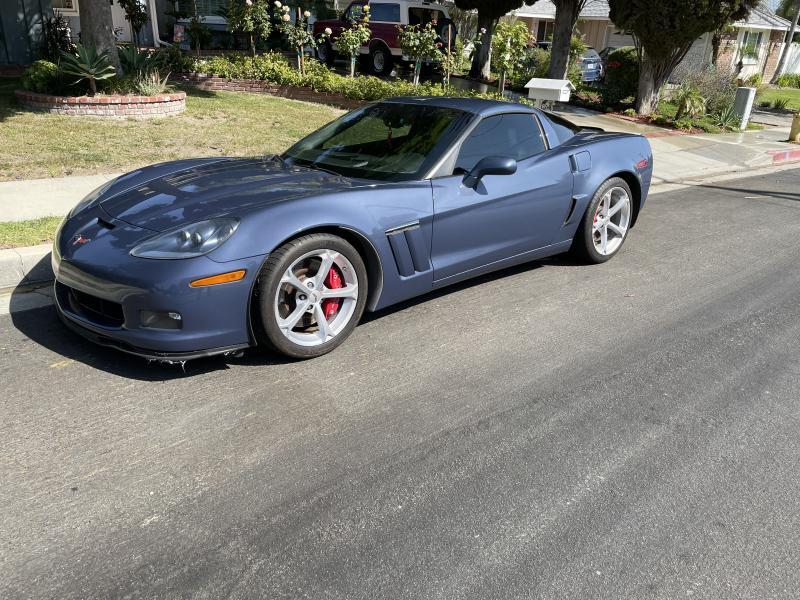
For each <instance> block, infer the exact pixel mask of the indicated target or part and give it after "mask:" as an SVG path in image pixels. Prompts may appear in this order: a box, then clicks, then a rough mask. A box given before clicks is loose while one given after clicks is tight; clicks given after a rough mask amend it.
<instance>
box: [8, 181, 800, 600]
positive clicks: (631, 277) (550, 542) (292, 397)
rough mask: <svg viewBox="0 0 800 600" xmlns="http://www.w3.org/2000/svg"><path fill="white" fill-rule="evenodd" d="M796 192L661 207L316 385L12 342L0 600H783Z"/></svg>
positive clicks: (793, 435) (446, 302)
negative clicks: (597, 262)
mask: <svg viewBox="0 0 800 600" xmlns="http://www.w3.org/2000/svg"><path fill="white" fill-rule="evenodd" d="M799 177H800V169H798V170H791V171H783V172H779V173H774V174H771V175H769V176H763V177H759V178H755V179H749V180H739V181H736V182H729V183H722V184H716V185H709V186H707V187H700V188H698V187H693V188H687V189H684V190H682V191H678V192H669V193H662V194H659V195H655V196H653V197H651V199H650V200H649V206H648V207H647V210H646V211H645V212H643V213H642V216H641V219H640V220H639V223H638V224H637V226H636V227H635V228H634V229H633V230H632V233H631V236H630V239H629V240H628V241H627V243H626V247H625V248H624V250H623V251H622V253H621V254H620V255H619V256H618V257H616V258H615V259H614V260H613V261H611V262H610V263H608V264H605V265H601V266H593V267H589V266H581V265H577V264H574V263H572V262H570V261H569V260H568V259H565V258H559V259H553V260H548V261H542V262H538V263H534V264H531V265H527V266H523V267H518V268H514V269H511V270H506V271H503V272H501V273H497V274H495V275H492V276H490V277H483V278H481V279H480V280H477V281H473V282H470V283H467V284H463V285H459V286H456V287H454V288H451V289H448V290H445V291H442V292H439V293H436V294H432V295H430V296H428V297H426V298H424V299H422V300H419V301H416V302H411V303H408V304H405V305H403V306H401V307H399V308H396V309H394V310H390V311H386V312H383V313H382V314H379V315H375V316H373V317H372V318H370V319H368V320H367V321H366V322H365V323H364V324H362V325H361V326H360V327H358V328H357V329H356V331H355V333H354V335H353V336H352V338H351V339H350V340H349V341H348V342H347V343H346V344H345V345H344V346H342V347H341V348H339V349H338V350H336V351H335V352H334V353H332V354H330V355H327V356H325V357H323V358H320V359H316V360H313V361H308V362H296V363H283V362H280V361H274V360H273V359H271V358H270V357H269V356H267V355H264V354H261V353H259V352H248V353H247V354H245V356H244V357H242V358H240V359H231V360H227V361H226V360H220V359H214V360H205V361H198V362H196V363H190V364H188V365H187V366H186V369H185V371H183V370H182V369H181V367H180V366H173V367H169V366H159V365H155V364H147V363H146V362H144V361H142V360H139V359H134V358H130V357H127V356H124V355H122V354H118V353H115V352H113V351H110V350H103V349H100V348H96V347H94V346H92V345H90V344H88V343H85V342H84V341H82V340H81V339H79V338H77V337H75V336H74V335H72V334H70V333H68V332H66V331H65V330H64V329H63V327H62V326H61V325H60V324H59V322H58V321H57V319H56V317H55V315H54V314H53V311H52V308H50V307H46V308H40V309H36V310H28V311H24V312H16V313H13V314H11V315H6V316H0V374H1V375H2V381H3V384H4V385H5V389H4V391H3V393H2V394H0V415H2V419H0V482H1V483H2V485H0V506H2V512H0V597H2V598H59V599H65V598H82V599H83V598H117V597H127V598H146V597H147V598H178V597H180V598H189V597H194V598H218V597H229V598H342V599H344V598H347V599H354V598H364V599H370V600H374V599H377V598H403V599H408V598H420V599H433V598H447V599H456V598H465V599H466V598H470V599H475V598H482V599H486V598H498V599H501V598H502V599H506V598H637V599H641V598H659V599H660V598H663V599H667V598H669V599H674V598H678V597H688V596H691V597H694V598H710V599H719V598H785V597H790V596H792V595H794V594H795V593H796V590H797V588H798V584H800V576H798V572H799V571H800V569H799V567H800V558H798V557H800V537H799V536H798V535H797V531H798V527H800V510H799V509H798V498H800V470H798V462H797V457H798V456H800V437H798V433H797V432H798V427H799V426H800V395H799V394H798V389H799V386H800V358H798V353H797V348H798V343H800V302H798V296H799V295H800V269H798V268H797V265H798V264H799V263H800V244H799V243H798V239H800V218H799V217H800V192H798V187H797V181H798V178H799ZM13 305H14V299H13V298H12V307H13ZM220 309H221V310H224V307H220Z"/></svg>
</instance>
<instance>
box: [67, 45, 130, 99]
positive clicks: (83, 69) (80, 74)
mask: <svg viewBox="0 0 800 600" xmlns="http://www.w3.org/2000/svg"><path fill="white" fill-rule="evenodd" d="M61 70H62V71H63V72H64V73H66V74H67V75H75V76H76V77H77V78H78V79H76V80H75V83H79V82H81V81H83V80H84V79H85V80H86V81H87V82H88V83H89V95H90V96H94V95H95V94H96V93H97V82H98V81H100V80H102V79H110V78H111V77H114V76H115V75H116V74H117V71H116V69H114V67H113V65H112V64H111V62H109V60H108V53H106V52H102V53H98V52H97V49H96V48H94V47H93V46H84V45H83V44H78V45H77V46H76V48H75V54H70V53H68V52H62V53H61Z"/></svg>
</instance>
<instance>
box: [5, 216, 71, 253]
mask: <svg viewBox="0 0 800 600" xmlns="http://www.w3.org/2000/svg"><path fill="white" fill-rule="evenodd" d="M60 222H61V217H44V218H43V219H34V220H33V221H20V222H18V223H0V249H2V248H14V247H17V246H35V245H36V244H42V243H44V242H50V241H52V240H53V234H55V232H56V228H57V227H58V224H59V223H60Z"/></svg>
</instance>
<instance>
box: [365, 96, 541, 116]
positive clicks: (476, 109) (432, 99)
mask: <svg viewBox="0 0 800 600" xmlns="http://www.w3.org/2000/svg"><path fill="white" fill-rule="evenodd" d="M381 102H389V103H392V104H414V105H418V106H419V105H425V106H439V107H442V108H452V109H456V110H463V111H465V112H470V113H474V114H477V115H482V116H486V115H492V114H497V113H504V112H529V113H534V112H536V109H534V108H531V107H530V106H525V105H524V104H519V103H517V102H503V101H502V100H487V99H484V98H460V97H457V96H397V97H395V98H387V99H386V100H382V101H381Z"/></svg>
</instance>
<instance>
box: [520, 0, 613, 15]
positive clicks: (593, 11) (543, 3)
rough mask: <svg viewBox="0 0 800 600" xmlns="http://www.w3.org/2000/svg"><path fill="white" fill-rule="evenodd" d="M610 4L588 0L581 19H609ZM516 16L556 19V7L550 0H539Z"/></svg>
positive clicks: (599, 0) (524, 7)
mask: <svg viewBox="0 0 800 600" xmlns="http://www.w3.org/2000/svg"><path fill="white" fill-rule="evenodd" d="M608 11H609V8H608V2H607V1H606V0H587V1H586V5H585V6H584V7H583V10H582V11H581V14H580V17H579V18H580V19H608ZM514 14H515V15H517V16H520V17H538V18H541V19H554V18H555V16H556V6H555V4H553V3H552V2H550V0H538V1H537V2H536V3H535V4H534V5H533V6H525V5H523V6H522V8H518V9H517V10H515V11H514Z"/></svg>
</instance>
